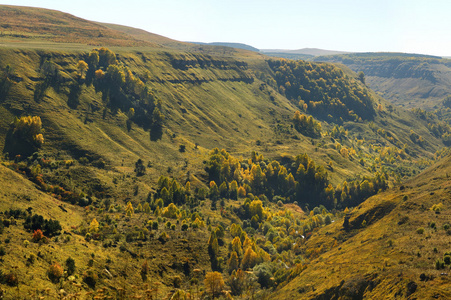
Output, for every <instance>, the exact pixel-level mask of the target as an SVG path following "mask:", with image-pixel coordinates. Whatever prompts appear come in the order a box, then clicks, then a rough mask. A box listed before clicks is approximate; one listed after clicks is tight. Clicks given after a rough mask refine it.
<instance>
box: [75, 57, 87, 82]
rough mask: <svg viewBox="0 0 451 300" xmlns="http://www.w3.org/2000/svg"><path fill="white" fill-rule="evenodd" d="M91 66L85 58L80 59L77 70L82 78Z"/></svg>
mask: <svg viewBox="0 0 451 300" xmlns="http://www.w3.org/2000/svg"><path fill="white" fill-rule="evenodd" d="M88 69H89V66H88V64H87V63H86V62H85V61H84V60H79V61H78V63H77V70H78V72H79V75H80V78H81V79H83V78H84V77H85V75H86V72H87V71H88Z"/></svg>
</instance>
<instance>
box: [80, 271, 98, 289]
mask: <svg viewBox="0 0 451 300" xmlns="http://www.w3.org/2000/svg"><path fill="white" fill-rule="evenodd" d="M98 279H99V276H98V275H97V273H96V272H95V271H93V270H92V269H89V270H87V271H86V272H85V273H84V274H83V282H84V283H86V284H87V285H88V286H89V287H90V288H92V289H94V288H95V287H96V283H97V280H98Z"/></svg>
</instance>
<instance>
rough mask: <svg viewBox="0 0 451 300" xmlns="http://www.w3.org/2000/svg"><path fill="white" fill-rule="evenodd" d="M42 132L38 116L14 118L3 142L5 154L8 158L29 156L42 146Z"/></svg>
mask: <svg viewBox="0 0 451 300" xmlns="http://www.w3.org/2000/svg"><path fill="white" fill-rule="evenodd" d="M43 133H44V130H43V129H42V121H41V118H40V117H39V116H23V117H20V118H15V119H14V122H13V123H11V125H10V129H9V131H8V134H7V136H6V140H5V152H8V153H9V155H10V156H15V155H23V156H29V155H31V154H33V153H34V152H36V151H37V150H38V149H39V148H40V147H41V146H42V145H43V144H44V135H43Z"/></svg>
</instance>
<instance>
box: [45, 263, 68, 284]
mask: <svg viewBox="0 0 451 300" xmlns="http://www.w3.org/2000/svg"><path fill="white" fill-rule="evenodd" d="M63 273H64V272H63V268H62V267H61V266H60V265H59V264H57V263H55V264H53V265H50V267H49V269H48V271H47V275H48V276H49V279H50V281H52V282H53V283H57V282H59V280H60V278H61V277H62V276H63Z"/></svg>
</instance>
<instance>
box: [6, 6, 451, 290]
mask: <svg viewBox="0 0 451 300" xmlns="http://www.w3.org/2000/svg"><path fill="white" fill-rule="evenodd" d="M0 12H2V13H4V14H3V15H4V16H5V23H4V24H5V25H2V26H3V28H4V30H3V31H2V32H3V33H2V36H1V37H0V148H1V149H2V150H3V155H2V158H1V161H0V190H1V193H0V218H1V222H0V241H1V244H0V256H1V258H0V271H1V272H0V284H1V286H0V288H1V289H0V292H1V293H2V295H3V297H4V299H29V298H32V299H35V298H40V299H55V298H58V297H59V298H64V299H71V298H75V299H91V298H93V297H97V299H105V298H108V297H110V298H113V299H130V298H133V297H135V298H142V299H159V298H163V297H165V296H166V297H168V298H170V297H172V298H173V299H184V297H185V298H188V297H189V296H191V297H196V298H204V299H211V298H218V297H222V298H230V297H232V298H235V299H247V298H250V297H254V298H267V299H271V298H273V297H275V296H279V297H282V298H286V299H290V298H293V297H294V298H304V299H328V298H330V299H334V297H335V299H345V298H346V297H351V298H352V297H354V298H355V299H361V298H362V297H363V295H365V296H367V297H373V298H377V297H378V296H380V295H381V291H382V290H383V289H384V287H387V288H390V293H387V295H389V296H390V297H392V298H395V297H397V296H399V295H401V294H402V295H403V296H404V295H408V296H409V295H413V296H412V297H416V295H420V296H423V295H425V296H429V295H432V296H436V295H438V296H439V297H444V298H446V297H447V291H446V287H447V285H448V278H447V277H446V276H441V275H439V273H440V272H444V271H443V269H444V268H448V267H449V266H448V265H449V262H448V260H449V257H450V256H449V255H448V254H446V251H447V250H448V249H445V248H446V245H447V244H448V243H449V235H448V234H447V230H448V229H449V228H448V227H449V225H448V226H445V225H446V224H445V223H446V217H447V216H448V211H449V207H448V205H449V203H448V202H447V201H446V200H447V199H446V197H447V196H448V198H449V191H448V189H449V184H448V183H447V180H446V178H447V173H448V172H449V170H448V168H449V149H448V148H447V146H449V145H450V140H451V138H450V135H451V129H450V127H449V125H446V124H444V123H443V122H441V121H440V120H439V119H438V118H437V116H435V115H428V114H426V112H424V111H407V110H404V109H403V108H402V107H397V106H395V105H393V104H390V103H389V102H388V101H386V100H385V99H384V98H382V97H381V96H380V95H378V94H377V93H375V92H374V91H373V90H371V89H370V88H368V87H367V86H366V84H365V82H364V80H362V78H361V76H359V75H358V74H356V73H355V72H354V71H353V70H352V69H351V68H348V67H346V66H344V65H343V64H332V63H320V62H307V61H292V60H286V59H275V58H270V57H267V56H264V55H262V54H261V53H256V52H254V51H247V50H243V49H236V48H231V47H226V46H212V45H195V44H190V43H183V42H178V41H174V40H171V39H168V38H165V37H162V36H159V35H156V34H152V33H148V32H145V31H142V30H139V29H135V28H130V27H125V26H120V25H114V24H100V23H96V22H91V21H86V20H83V19H79V18H76V17H74V16H71V15H68V14H65V13H62V12H56V11H50V10H44V9H34V8H25V7H12V6H0ZM25 19H31V20H34V23H35V24H36V26H35V27H30V26H28V27H27V26H26V22H25V21H24V20H25ZM67 32H69V33H72V32H76V33H77V34H74V35H72V34H65V33H67ZM99 32H100V33H99ZM424 170H426V171H424ZM422 172H423V173H422ZM409 180H410V181H409ZM371 196H372V197H371ZM404 217H407V219H406V218H404ZM402 220H404V221H403V222H401V221H402ZM396 222H398V223H396ZM399 222H401V224H399ZM432 222H434V224H435V225H434V226H433V225H431V224H432ZM395 223H396V224H398V225H396V224H395ZM343 224H347V225H343ZM445 227H446V228H445ZM420 228H423V230H422V233H419V231H421V230H419V229H420ZM442 228H443V229H442ZM390 241H391V242H390ZM429 241H432V242H433V245H434V247H435V248H434V247H433V248H432V250H431V249H429V248H431V247H430V246H427V244H426V243H427V242H429ZM412 245H416V247H418V250H416V248H415V250H408V247H410V246H412ZM420 245H423V247H421V248H420ZM362 247H364V248H362ZM361 249H366V250H367V251H360V250H361ZM434 249H436V250H434ZM412 251H414V252H412ZM417 252H418V253H417ZM412 253H413V254H412ZM447 257H448V258H447ZM353 260H355V261H357V262H359V263H358V264H357V265H355V264H354V263H352V262H353ZM436 261H439V262H438V265H437V263H436ZM331 262H334V265H333V266H331ZM437 266H438V267H437ZM435 268H437V269H438V271H435ZM315 270H322V273H321V275H319V273H316V271H315ZM440 270H441V271H440ZM400 272H401V273H402V275H399V276H398V274H399V273H400ZM417 273H419V274H417ZM423 273H424V276H425V277H424V276H423V275H422V277H421V278H423V279H424V280H423V279H422V281H420V277H419V276H420V275H421V274H423ZM324 276H326V277H327V276H329V277H327V278H323V277H324ZM395 276H398V277H397V278H398V279H399V280H398V281H392V279H393V278H394V277H395ZM329 279H330V280H329ZM354 279H355V280H354ZM410 282H413V283H410ZM414 284H415V285H414ZM407 286H408V287H407ZM413 286H415V288H414V287H413ZM346 287H349V289H347V290H346ZM176 297H179V298H176ZM340 297H341V298H340ZM356 297H357V298H356ZM359 297H360V298H359ZM418 297H419V296H418Z"/></svg>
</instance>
